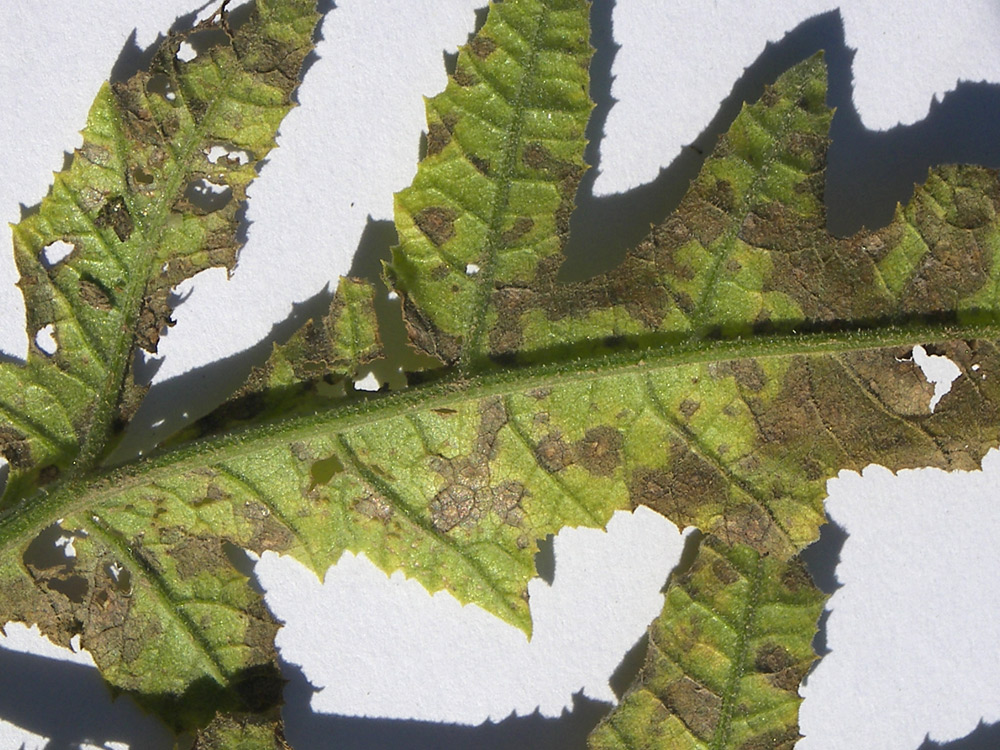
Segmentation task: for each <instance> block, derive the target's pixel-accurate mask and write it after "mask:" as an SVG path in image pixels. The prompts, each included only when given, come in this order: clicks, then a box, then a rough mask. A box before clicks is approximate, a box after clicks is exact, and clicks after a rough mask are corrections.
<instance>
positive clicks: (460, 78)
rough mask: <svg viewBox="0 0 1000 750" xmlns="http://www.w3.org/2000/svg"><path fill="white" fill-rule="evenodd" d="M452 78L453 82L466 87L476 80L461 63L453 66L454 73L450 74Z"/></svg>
mask: <svg viewBox="0 0 1000 750" xmlns="http://www.w3.org/2000/svg"><path fill="white" fill-rule="evenodd" d="M452 78H453V79H454V80H455V83H457V84H458V85H459V86H461V87H462V88H468V87H469V86H472V85H473V84H474V83H475V82H476V77H475V76H474V75H472V73H470V72H469V71H468V70H466V69H465V67H464V66H462V65H459V66H458V67H456V68H455V73H454V74H453V75H452Z"/></svg>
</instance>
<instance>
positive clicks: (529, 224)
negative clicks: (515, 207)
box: [500, 216, 535, 245]
mask: <svg viewBox="0 0 1000 750" xmlns="http://www.w3.org/2000/svg"><path fill="white" fill-rule="evenodd" d="M534 227H535V221H534V219H531V218H529V217H527V216H518V217H517V218H516V219H515V220H514V224H513V225H512V226H511V228H510V229H508V230H507V231H506V232H504V233H503V234H502V235H501V236H500V239H501V240H502V241H503V243H504V244H505V245H513V244H514V243H515V242H517V241H518V240H519V239H521V238H522V237H524V235H526V234H527V233H528V232H530V231H531V230H532V229H534Z"/></svg>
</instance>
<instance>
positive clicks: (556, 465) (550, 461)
mask: <svg viewBox="0 0 1000 750" xmlns="http://www.w3.org/2000/svg"><path fill="white" fill-rule="evenodd" d="M535 460H537V461H538V464H539V465H540V466H541V467H542V468H543V469H545V470H546V471H547V472H549V473H550V474H555V473H556V472H559V471H562V470H563V469H565V468H566V467H567V466H569V465H570V464H571V463H573V461H574V460H575V459H574V456H573V449H572V448H571V447H570V445H569V444H568V443H566V442H565V441H563V439H562V437H561V436H560V435H559V433H552V434H550V435H548V436H546V437H545V438H544V439H543V440H542V441H541V442H540V443H539V444H538V445H536V446H535Z"/></svg>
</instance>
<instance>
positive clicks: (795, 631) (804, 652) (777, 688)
mask: <svg viewBox="0 0 1000 750" xmlns="http://www.w3.org/2000/svg"><path fill="white" fill-rule="evenodd" d="M825 601H826V597H825V596H823V595H822V594H820V592H819V591H817V590H816V588H815V587H814V586H813V583H812V579H811V578H810V577H809V573H808V572H807V571H806V569H805V566H804V565H803V564H802V563H801V562H800V561H799V560H797V559H793V560H791V561H783V560H779V559H776V558H774V557H766V556H762V555H760V554H759V553H757V552H755V551H754V550H752V549H750V548H748V547H746V546H743V545H737V546H734V547H726V546H724V545H722V544H721V543H720V541H719V540H718V539H712V538H709V539H707V540H705V542H704V543H703V544H702V546H701V549H700V550H699V552H698V557H697V559H696V560H695V562H694V564H693V565H692V567H691V569H690V570H688V571H687V572H686V573H684V574H683V575H682V576H680V577H679V578H677V579H675V580H672V581H671V582H670V585H669V587H668V588H667V594H666V601H665V602H664V606H663V613H662V614H661V615H660V616H659V617H658V618H657V620H656V622H655V623H654V624H653V626H652V627H651V628H650V632H649V647H648V651H647V654H646V662H645V664H644V666H643V668H642V672H641V673H640V675H639V676H638V678H637V679H636V681H635V683H634V684H633V686H632V687H631V688H630V689H629V692H628V693H627V694H626V695H625V696H624V697H623V698H622V701H621V703H620V704H619V706H618V707H617V708H616V709H615V710H614V711H613V712H612V713H611V715H610V716H608V717H606V718H605V719H604V721H603V722H602V723H601V724H600V725H599V726H598V727H597V729H595V730H594V732H593V733H592V734H591V736H590V741H589V742H590V747H591V748H592V749H593V750H622V749H624V748H647V747H671V748H674V747H676V748H692V749H693V748H724V747H734V748H735V747H738V748H741V749H746V750H756V749H757V748H791V747H792V746H794V745H795V743H796V741H798V739H799V731H798V711H799V703H800V702H801V700H802V699H801V698H799V696H798V686H799V682H800V681H801V680H802V678H803V677H804V676H805V674H806V672H808V671H809V668H810V667H811V666H812V663H813V661H814V660H815V658H816V656H815V654H814V653H813V648H812V638H813V635H814V634H815V632H816V620H817V619H818V618H819V615H820V613H821V612H822V610H823V604H824V602H825Z"/></svg>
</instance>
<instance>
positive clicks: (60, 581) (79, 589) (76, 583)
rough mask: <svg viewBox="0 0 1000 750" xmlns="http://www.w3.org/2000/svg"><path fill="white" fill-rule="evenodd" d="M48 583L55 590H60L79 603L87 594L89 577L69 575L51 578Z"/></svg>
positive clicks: (72, 600)
mask: <svg viewBox="0 0 1000 750" xmlns="http://www.w3.org/2000/svg"><path fill="white" fill-rule="evenodd" d="M47 585H48V587H49V588H50V589H52V590H53V591H58V592H59V593H60V594H62V595H63V596H65V597H66V598H67V599H69V600H70V601H71V602H76V603H77V604H79V603H80V602H82V601H83V599H84V597H86V596H87V590H88V588H89V587H88V586H87V579H86V578H84V577H83V576H75V575H74V576H68V577H66V578H50V579H49V580H48V581H47Z"/></svg>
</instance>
